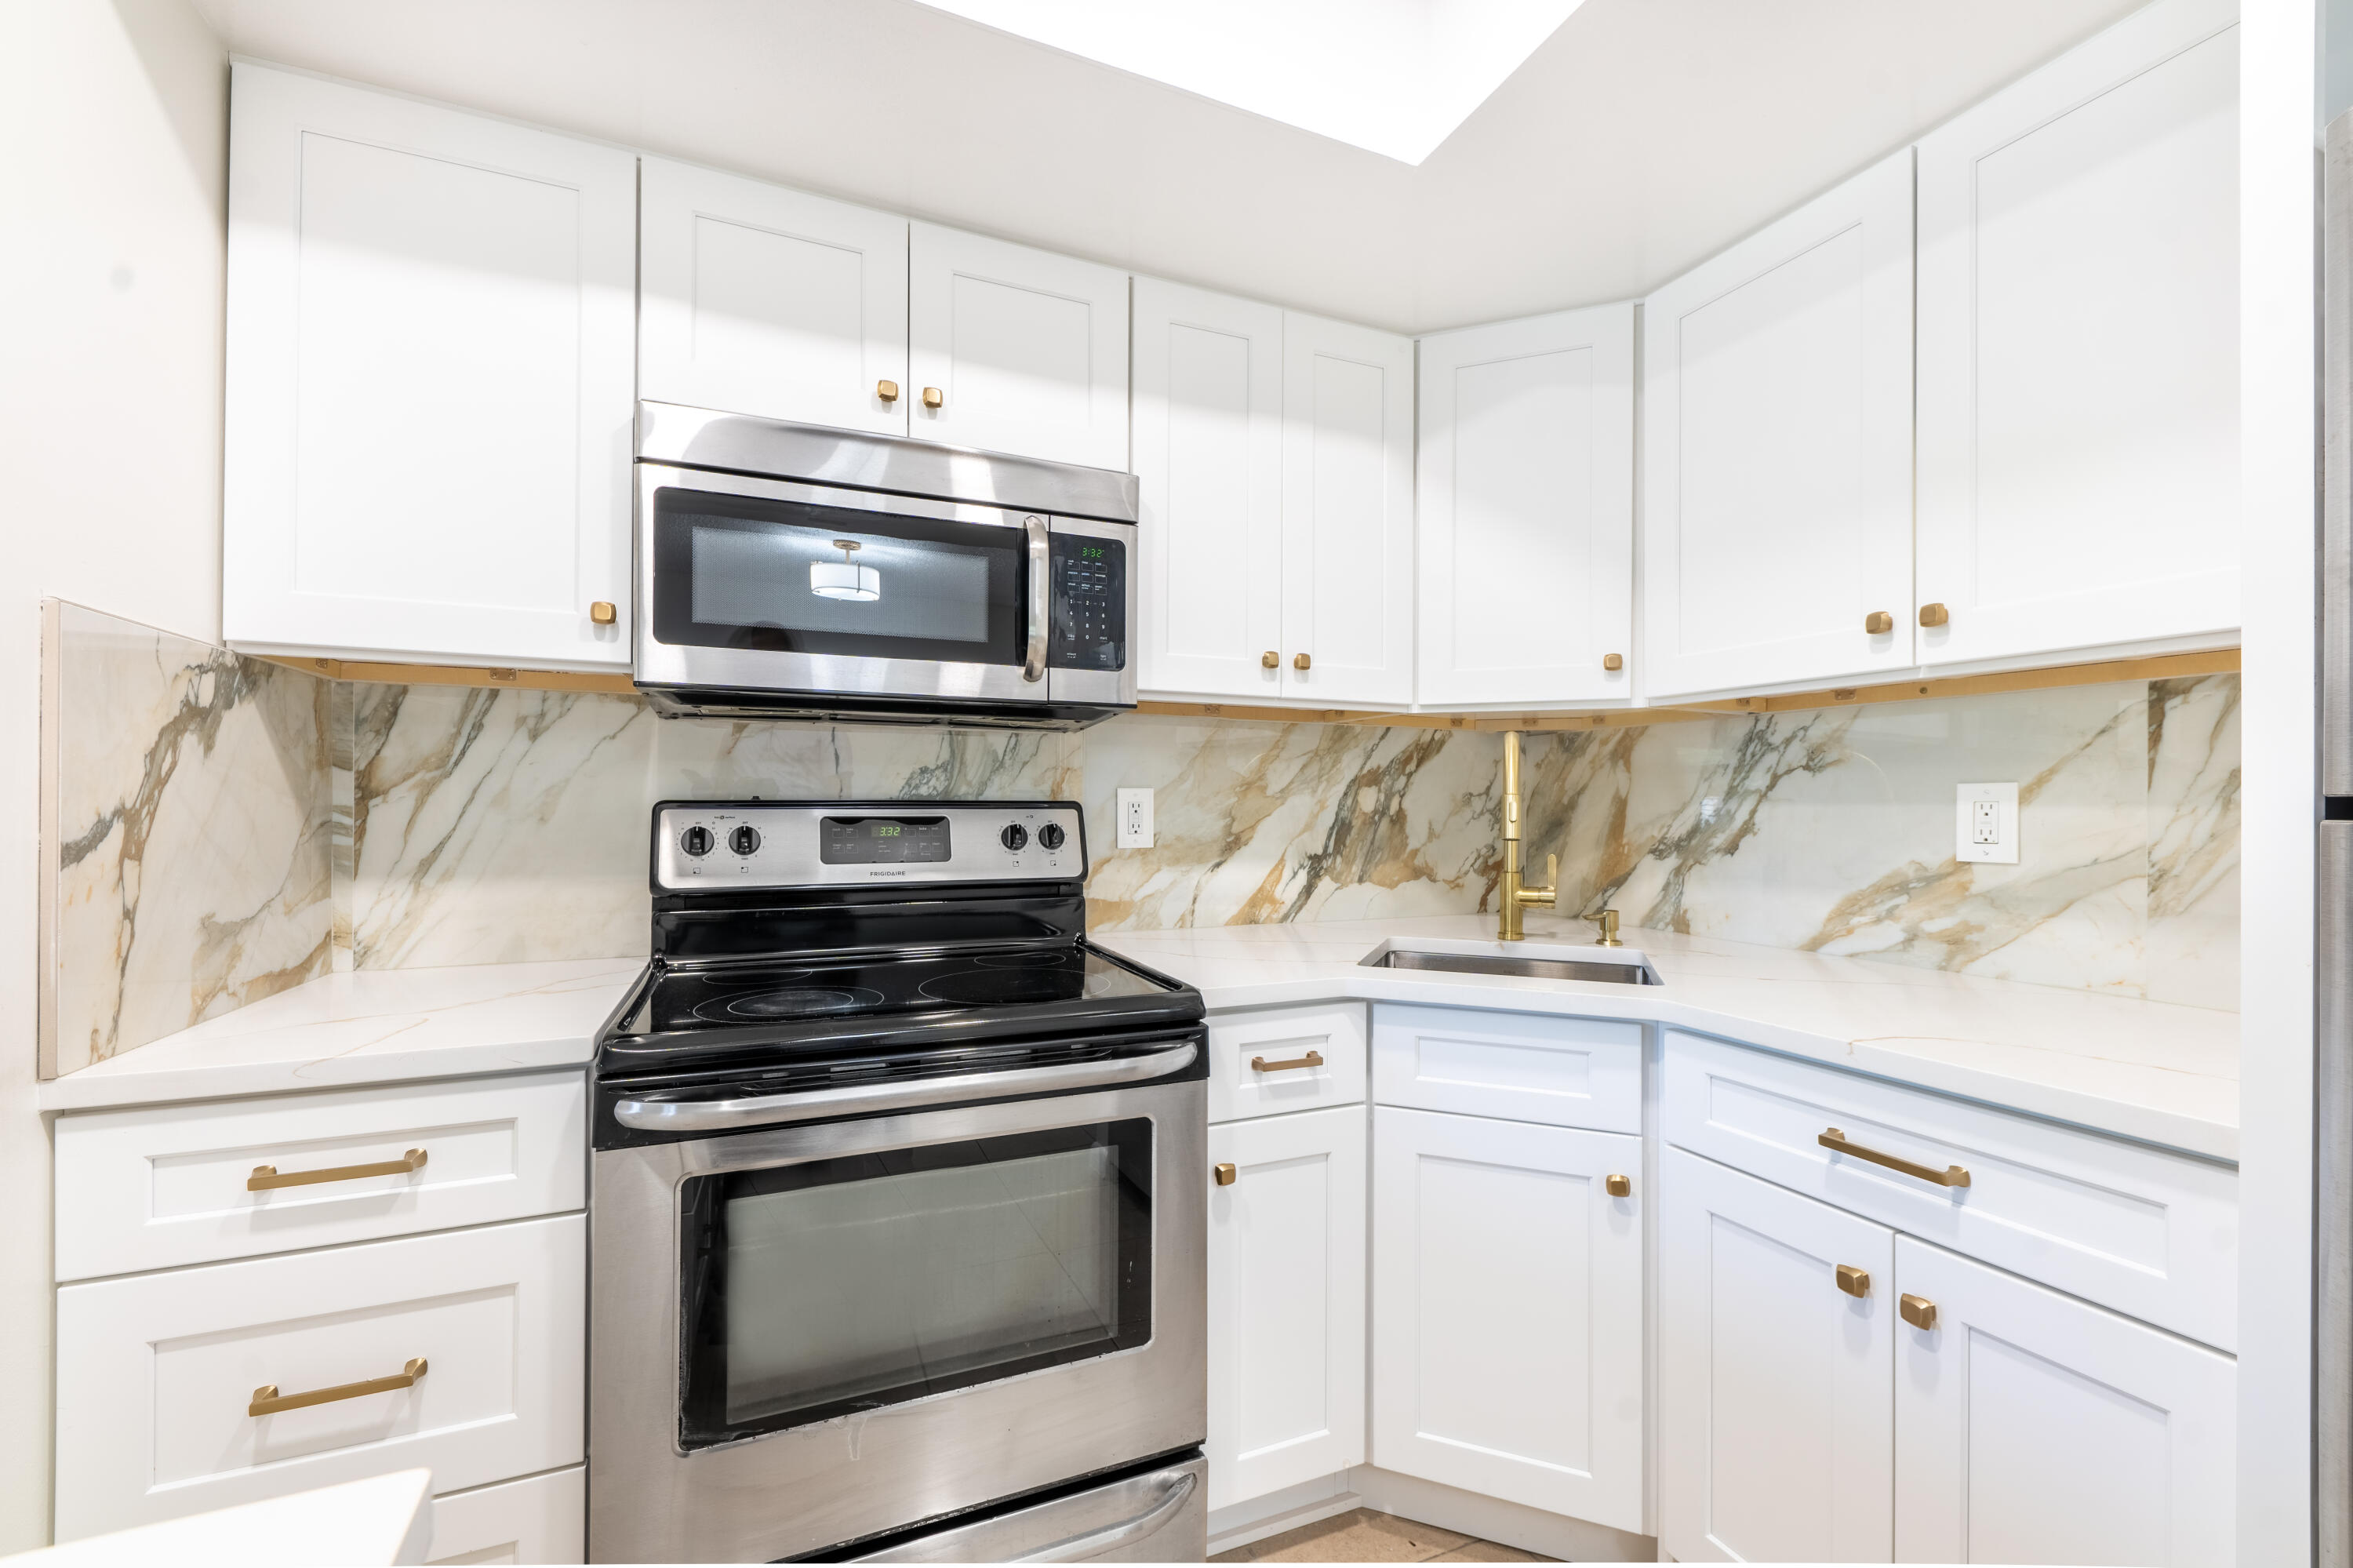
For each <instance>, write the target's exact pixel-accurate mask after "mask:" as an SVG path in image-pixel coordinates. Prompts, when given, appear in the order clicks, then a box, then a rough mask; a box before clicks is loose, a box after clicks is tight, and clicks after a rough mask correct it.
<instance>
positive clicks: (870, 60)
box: [195, 0, 2137, 332]
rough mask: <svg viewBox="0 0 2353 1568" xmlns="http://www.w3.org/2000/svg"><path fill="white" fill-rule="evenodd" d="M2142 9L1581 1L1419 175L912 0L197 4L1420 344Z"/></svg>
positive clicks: (1994, 2) (504, 100)
mask: <svg viewBox="0 0 2353 1568" xmlns="http://www.w3.org/2000/svg"><path fill="white" fill-rule="evenodd" d="M2136 3H2137V0H1966V3H1957V0H1585V3H1584V4H1583V5H1581V6H1579V7H1578V8H1577V11H1576V13H1575V14H1574V15H1572V16H1570V17H1569V18H1568V20H1567V22H1566V23H1564V24H1563V25H1562V26H1560V27H1559V29H1558V30H1557V31H1556V32H1555V33H1554V34H1553V35H1552V36H1551V37H1549V38H1548V39H1546V41H1545V43H1544V44H1543V45H1542V46H1540V47H1539V48H1537V49H1536V50H1535V54H1534V55H1532V56H1531V57H1530V58H1528V60H1527V62H1526V63H1525V65H1523V66H1522V67H1521V68H1520V69H1518V70H1517V71H1515V72H1514V73H1513V74H1512V76H1511V77H1510V79H1508V80H1506V81H1505V82H1504V84H1503V86H1502V87H1501V88H1499V89H1498V90H1496V91H1495V92H1494V93H1493V95H1492V96H1491V97H1489V98H1488V99H1487V101H1485V102H1484V103H1483V104H1482V105H1481V107H1480V108H1479V109H1478V110H1477V111H1476V112H1474V113H1472V115H1471V117H1470V119H1469V120H1467V121H1466V122H1463V124H1462V125H1461V128H1460V129H1459V130H1457V131H1456V132H1454V133H1453V134H1452V135H1451V136H1450V137H1449V138H1447V140H1446V141H1445V143H1444V144H1443V145H1441V146H1440V147H1439V148H1438V150H1437V151H1436V152H1435V153H1433V154H1431V155H1430V157H1429V159H1428V160H1427V161H1426V162H1424V163H1422V164H1420V165H1419V166H1418V167H1416V166H1409V165H1408V164H1402V163H1398V162H1397V161H1395V160H1393V159H1390V158H1388V157H1385V156H1382V155H1381V154H1377V153H1372V152H1367V151H1366V150H1364V149H1362V148H1358V147H1353V146H1349V145H1346V144H1345V143H1340V142H1336V141H1333V140H1330V139H1327V138H1325V137H1323V136H1318V135H1315V134H1314V133H1312V132H1307V131H1303V130H1300V129H1298V128H1296V127H1294V126H1291V125H1285V124H1282V123H1278V122H1274V121H1271V120H1268V119H1264V118H1261V116H1258V115H1255V114H1252V113H1250V112H1248V111H1244V110H1241V109H1237V108H1233V107H1230V106H1229V105H1227V104H1223V103H1219V102H1215V101H1210V100H1208V99H1206V98H1201V97H1197V96H1195V95H1193V94H1191V93H1187V92H1184V91H1181V90H1177V89H1176V88H1172V87H1168V86H1166V85H1163V84H1162V83H1159V82H1156V81H1153V80H1150V79H1145V78H1143V77H1139V76H1134V75H1130V74H1128V73H1127V72H1124V71H1122V70H1118V69H1113V68H1112V67H1109V66H1105V65H1101V64H1097V63H1095V62H1093V61H1092V60H1086V59H1082V58H1077V57H1075V56H1073V55H1069V54H1064V53H1061V52H1059V51H1057V50H1055V49H1051V48H1047V47H1045V46H1043V45H1040V44H1037V43H1032V42H1030V41H1029V40H1027V39H1023V38H1018V37H1011V36H1009V35H1008V34H1005V33H1002V32H997V31H994V30H992V29H990V28H987V27H984V26H979V25H977V24H976V23H973V22H970V21H966V20H964V19H962V18H960V17H957V16H950V15H947V14H946V13H944V12H943V11H940V10H936V9H934V8H932V7H929V6H926V5H920V4H917V3H915V0H397V3H392V4H387V3H386V0H195V5H196V7H197V9H198V10H199V11H201V12H202V13H203V14H204V15H205V16H206V18H207V19H208V20H209V21H210V22H211V23H212V24H213V26H214V27H215V29H216V31H218V32H219V33H220V35H221V36H222V37H223V39H224V40H225V41H226V43H227V46H228V47H229V48H231V49H233V50H236V51H237V52H239V53H243V54H248V55H253V56H258V57H259V58H265V59H272V60H279V61H282V62H284V63H287V64H290V65H296V66H301V67H305V68H308V69H314V70H320V71H325V72H329V73H332V74H333V75H337V76H343V77H348V78H351V79H354V80H358V81H364V82H371V83H375V84H377V85H381V86H385V87H390V88H394V89H397V90H404V91H408V92H413V93H417V94H421V95H424V96H427V97H431V98H438V99H443V100H446V101H450V102H453V103H459V104H463V105H467V106H469V107H472V108H477V109H483V110H489V111H495V112H498V113H502V114H506V115H510V116H512V117H513V118H516V119H520V120H526V121H532V122H538V123H541V124H545V125H551V126H555V127H558V128H561V129H565V130H568V131H572V132H579V133H583V134H586V135H592V136H600V137H605V138H607V139H610V140H612V141H616V142H622V143H629V144H631V145H634V146H639V147H643V148H647V149H649V150H651V151H655V152H659V153H663V154H670V155H671V156H674V157H681V158H688V159H692V160H695V161H698V162H702V163H706V164H715V165H718V166H720V167H723V168H731V169H737V170H741V171H743V172H744V173H746V174H752V175H760V176H762V177H765V178H768V179H773V180H777V181H780V182H783V183H786V184H790V185H800V186H804V187H806V188H808V189H811V190H817V191H822V192H826V193H828V194H830V195H835V196H846V197H849V198H850V199H853V200H858V201H864V202H869V203H872V204H873V205H876V206H879V207H889V208H892V209H895V210H899V211H903V212H907V213H912V214H913V215H915V216H916V217H926V218H931V219H934V220H936V221H939V222H943V223H950V224H955V225H959V226H962V227H965V228H976V229H980V230H983V231H986V232H988V233H993V234H998V235H1003V236H1005V237H1007V238H1013V239H1018V240H1025V241H1028V242H1029V243H1032V244H1037V245H1042V246H1046V247H1049V248H1050V249H1057V250H1062V251H1067V252H1070V253H1071V254H1074V255H1080V256H1086V257H1092V258H1094V259H1097V260H1103V261H1106V262H1109V263H1112V264H1113V265H1115V266H1120V267H1125V268H1129V269H1132V270H1136V271H1140V272H1149V273H1157V274H1160V275H1162V276H1166V277H1170V278H1176V279H1179V280H1182V281H1188V282H1196V283H1201V284H1206V285H1208V286H1210V287H1213V288H1219V289H1225V290H1228V291H1232V292H1236V293H1240V294H1247V295H1252V296H1255V297H1258V298H1261V299H1265V300H1270V301H1272V302H1276V303H1280V304H1286V305H1293V306H1297V307H1302V308H1305V309H1309V310H1316V311H1322V312H1324V313H1328V314H1331V315H1335V316H1341V317H1345V318H1348V319H1352V320H1356V321H1361V322H1366V323H1372V324H1375V325H1379V326H1387V327H1390V328H1393V329H1396V330H1399V331H1405V332H1419V331H1425V330H1429V329H1431V328H1435V327H1443V326H1455V325H1461V324H1464V323H1472V322H1479V321H1493V320H1499V319H1502V318H1504V317H1507V316H1512V315H1521V314H1526V313H1531V312H1535V311H1541V310H1548V309H1554V308H1558V307H1562V306H1567V305H1577V304H1590V303H1596V302H1601V301H1606V300H1616V299H1625V298H1629V297H1631V296H1635V295H1639V294H1641V293H1642V292H1645V291H1648V290H1649V289H1651V288H1652V287H1654V286H1655V285H1657V284H1658V283H1660V282H1662V281H1665V280H1666V279H1668V278H1671V277H1673V276H1675V275H1676V274H1677V273H1678V272H1681V271H1682V270H1684V269H1685V268H1688V267H1689V266H1691V265H1692V264H1693V263H1694V262H1696V261H1698V260H1702V259H1704V257H1706V256H1708V255H1711V254H1713V253H1714V252H1715V251H1716V250H1718V249H1722V248H1723V247H1724V246H1725V245H1726V244H1728V243H1729V242H1730V241H1732V240H1734V239H1736V238H1739V237H1740V236H1741V235H1743V234H1746V233H1747V232H1748V231H1749V230H1751V229H1754V228H1757V227H1758V226H1759V225H1760V224H1762V223H1764V222H1766V221H1767V220H1768V219H1770V218H1772V217H1775V216H1777V215H1778V214H1780V213H1782V212H1785V211H1787V210H1788V209H1789V208H1790V207H1795V206H1797V205H1798V204H1799V203H1800V202H1802V201H1804V200H1805V199H1806V198H1807V197H1809V196H1812V195H1814V194H1815V193H1816V192H1818V191H1820V190H1822V189H1824V188H1826V187H1828V186H1830V185H1834V184H1836V183H1837V182H1838V181H1839V180H1840V179H1841V178H1843V177H1844V176H1846V175H1849V174H1851V173H1852V172H1854V171H1855V170H1857V169H1859V168H1861V167H1862V166H1863V165H1865V164H1870V163H1872V162H1873V161H1874V160H1876V159H1877V158H1879V157H1880V156H1881V155H1883V154H1885V153H1887V152H1889V151H1891V150H1893V149H1894V148H1896V147H1899V146H1901V145H1903V144H1904V143H1906V142H1908V141H1910V140H1911V139H1913V138H1914V137H1915V136H1916V135H1917V134H1918V133H1919V132H1922V131H1924V130H1926V129H1927V128H1929V127H1930V126H1933V125H1935V124H1936V123H1937V122H1940V121H1942V120H1944V119H1946V118H1947V117H1948V116H1949V115H1951V114H1952V113H1953V112H1955V111H1957V110H1959V109H1961V108H1963V107H1965V106H1967V105H1968V104H1969V103H1971V102H1974V101H1976V100H1978V98H1980V97H1982V96H1984V95H1985V94H1986V93H1987V92H1988V91H1989V90H1992V89H1993V88H1995V87H1998V86H2000V84H2002V83H2003V82H2005V81H2008V80H2010V79H2012V78H2014V77H2016V76H2019V75H2021V74H2022V73H2023V72H2024V71H2025V70H2027V69H2031V68H2032V67H2033V66H2034V65H2036V64H2038V63H2040V62H2041V61H2042V60H2044V59H2047V58H2050V57H2051V56H2052V55H2054V54H2056V53H2058V52H2060V51H2061V50H2062V49H2063V48H2066V47H2067V46H2068V45H2070V44H2072V43H2073V42H2074V41H2076V40H2077V39H2079V38H2082V37H2086V36H2088V35H2089V34H2091V33H2092V32H2094V31H2096V30H2097V29H2098V28H2099V27H2101V26H2104V25H2105V24H2106V23H2108V22H2110V21H2112V20H2114V19H2115V18H2116V17H2118V16H2123V15H2124V14H2126V12H2128V11H2130V10H2132V9H2134V8H2135V5H2136Z"/></svg>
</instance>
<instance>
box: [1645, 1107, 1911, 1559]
mask: <svg viewBox="0 0 2353 1568" xmlns="http://www.w3.org/2000/svg"><path fill="white" fill-rule="evenodd" d="M1659 1179H1660V1183H1661V1192H1660V1202H1661V1203H1662V1205H1663V1206H1662V1208H1661V1210H1660V1212H1659V1404H1660V1413H1659V1454H1660V1477H1659V1509H1660V1521H1661V1527H1660V1544H1661V1545H1662V1546H1663V1547H1664V1548H1665V1549H1666V1551H1667V1552H1670V1553H1672V1555H1673V1556H1674V1559H1675V1560H1676V1561H1677V1562H1679V1563H1885V1562H1888V1561H1890V1560H1891V1559H1890V1555H1889V1552H1890V1549H1891V1547H1892V1545H1893V1542H1894V1526H1893V1524H1892V1520H1891V1513H1892V1504H1893V1500H1894V1461H1895V1443H1894V1429H1893V1417H1892V1412H1891V1408H1890V1406H1891V1402H1892V1391H1891V1388H1890V1386H1889V1380H1890V1376H1891V1373H1892V1369H1893V1365H1894V1334H1895V1297H1896V1284H1895V1273H1896V1269H1895V1250H1894V1244H1895V1233H1894V1232H1893V1231H1891V1230H1889V1229H1888V1228H1887V1227H1886V1226H1884V1225H1875V1224H1872V1223H1871V1222H1870V1221H1868V1220H1860V1219H1857V1218H1855V1217H1854V1216H1853V1215H1852V1214H1849V1213H1845V1212H1844V1211H1842V1210H1839V1209H1833V1208H1831V1206H1830V1205H1829V1204H1827V1203H1818V1202H1814V1200H1812V1199H1811V1198H1803V1197H1799V1195H1798V1194H1797V1193H1795V1192H1788V1191H1787V1190H1785V1189H1783V1188H1780V1187H1776V1186H1773V1185H1771V1184H1769V1183H1767V1182H1764V1181H1757V1179H1756V1178H1755V1177H1753V1176H1745V1175H1743V1174H1741V1173H1740V1172H1739V1171H1733V1170H1730V1169H1728V1168H1727V1167H1725V1166H1722V1165H1718V1164H1715V1162H1714V1161H1712V1160H1702V1159H1700V1158H1699V1157H1697V1156H1696V1155H1692V1154H1686V1153H1684V1152H1683V1150H1680V1149H1667V1150H1662V1151H1661V1152H1660V1159H1659ZM1842 1267H1843V1268H1845V1269H1849V1270H1854V1271H1859V1272H1860V1276H1861V1277H1856V1275H1855V1274H1852V1273H1850V1274H1848V1275H1845V1276H1843V1277H1841V1273H1840V1270H1841V1268H1842ZM1856 1292H1860V1294H1857V1293H1856ZM1938 1561H1943V1560H1942V1559H1938Z"/></svg>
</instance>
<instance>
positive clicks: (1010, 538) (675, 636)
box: [653, 485, 1028, 664]
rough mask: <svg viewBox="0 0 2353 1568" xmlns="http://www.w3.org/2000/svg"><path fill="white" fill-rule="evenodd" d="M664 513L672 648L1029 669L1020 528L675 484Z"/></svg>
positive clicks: (659, 515)
mask: <svg viewBox="0 0 2353 1568" xmlns="http://www.w3.org/2000/svg"><path fill="white" fill-rule="evenodd" d="M653 509H654V516H653V530H654V539H653V544H654V570H653V578H654V581H653V599H654V604H653V613H654V635H655V636H656V637H657V638H659V639H660V640H661V641H664V642H668V643H672V644H681V645H690V646H693V647H700V648H745V649H754V650H758V651H760V652H776V653H818V654H838V655H842V656H845V657H850V658H865V659H911V660H926V661H931V662H945V663H956V664H1018V663H1020V662H1022V654H1023V648H1022V641H1023V639H1022V626H1023V619H1022V604H1021V595H1022V581H1023V577H1024V575H1025V574H1024V572H1023V569H1022V568H1023V567H1024V565H1025V561H1026V555H1025V552H1026V549H1027V545H1028V541H1027V538H1026V537H1025V535H1023V533H1022V531H1021V530H1020V529H1018V528H1012V527H1002V526H997V525H994V524H987V523H955V522H949V521H946V520H944V519H941V518H932V517H905V516H900V515H898V514H894V513H888V512H864V511H858V510H855V509H852V508H849V507H841V506H820V505H818V504H816V503H809V502H800V501H772V500H761V499H755V498H753V497H749V496H733V495H720V494H715V493H712V492H709V491H700V490H685V489H681V488H678V487H675V486H668V485H666V486H663V487H662V488H660V489H659V490H656V491H655V492H654V508H653ZM845 546H854V547H845Z"/></svg>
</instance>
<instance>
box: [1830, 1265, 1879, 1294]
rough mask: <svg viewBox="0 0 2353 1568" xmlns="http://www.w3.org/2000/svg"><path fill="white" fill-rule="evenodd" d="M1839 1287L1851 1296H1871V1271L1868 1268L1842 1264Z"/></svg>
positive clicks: (1839, 1267)
mask: <svg viewBox="0 0 2353 1568" xmlns="http://www.w3.org/2000/svg"><path fill="white" fill-rule="evenodd" d="M1838 1287H1839V1288H1840V1289H1841V1290H1843V1291H1845V1292H1846V1293H1847V1294H1848V1295H1849V1296H1868V1295H1870V1294H1871V1270H1869V1269H1867V1268H1857V1267H1856V1266H1854V1265H1852V1264H1851V1263H1841V1264H1840V1265H1839V1266H1838Z"/></svg>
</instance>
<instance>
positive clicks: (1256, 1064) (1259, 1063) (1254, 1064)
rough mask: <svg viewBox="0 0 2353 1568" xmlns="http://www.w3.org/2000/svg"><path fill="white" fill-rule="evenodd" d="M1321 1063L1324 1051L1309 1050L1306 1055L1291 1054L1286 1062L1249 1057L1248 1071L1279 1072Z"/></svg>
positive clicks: (1320, 1064)
mask: <svg viewBox="0 0 2353 1568" xmlns="http://www.w3.org/2000/svg"><path fill="white" fill-rule="evenodd" d="M1322 1065H1324V1053H1323V1052H1321V1051H1310V1052H1309V1053H1307V1054H1306V1055H1304V1056H1293V1058H1292V1059H1291V1060H1290V1061H1288V1062H1270V1061H1268V1060H1267V1059H1266V1058H1265V1057H1263V1056H1253V1057H1251V1058H1250V1071H1251V1072H1253V1073H1281V1072H1285V1071H1288V1070H1289V1069H1291V1068H1293V1067H1320V1066H1322Z"/></svg>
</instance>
